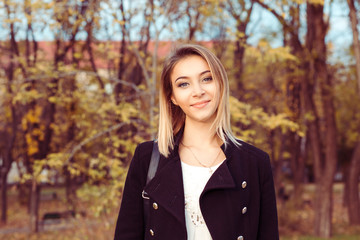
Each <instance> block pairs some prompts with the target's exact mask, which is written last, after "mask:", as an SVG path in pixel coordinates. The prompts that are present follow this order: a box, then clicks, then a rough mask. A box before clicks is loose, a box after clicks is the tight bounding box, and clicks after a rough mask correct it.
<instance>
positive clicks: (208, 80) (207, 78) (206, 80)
mask: <svg viewBox="0 0 360 240" xmlns="http://www.w3.org/2000/svg"><path fill="white" fill-rule="evenodd" d="M211 80H212V77H206V78H204V79H203V81H204V82H210V81H211Z"/></svg>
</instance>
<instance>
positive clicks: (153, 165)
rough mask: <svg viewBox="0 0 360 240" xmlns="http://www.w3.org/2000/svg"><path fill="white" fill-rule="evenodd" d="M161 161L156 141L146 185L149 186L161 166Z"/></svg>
mask: <svg viewBox="0 0 360 240" xmlns="http://www.w3.org/2000/svg"><path fill="white" fill-rule="evenodd" d="M159 159H160V154H159V147H158V143H157V141H154V145H153V150H152V153H151V159H150V164H149V170H148V174H147V178H146V184H148V183H149V182H150V181H151V179H153V178H154V176H155V174H156V171H157V168H158V165H159Z"/></svg>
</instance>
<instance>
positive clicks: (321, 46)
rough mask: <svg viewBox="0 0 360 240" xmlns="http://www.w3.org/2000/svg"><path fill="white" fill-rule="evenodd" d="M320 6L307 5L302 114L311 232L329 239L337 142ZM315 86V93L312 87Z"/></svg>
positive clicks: (325, 28)
mask: <svg viewBox="0 0 360 240" xmlns="http://www.w3.org/2000/svg"><path fill="white" fill-rule="evenodd" d="M323 8H324V7H323V5H321V4H310V3H308V4H307V9H306V13H307V26H308V28H307V35H306V47H307V50H308V53H309V54H310V55H309V63H308V64H309V65H308V67H309V68H308V72H307V74H308V77H307V81H308V82H307V83H306V86H305V87H306V88H305V91H306V95H307V96H305V97H306V101H307V104H306V108H305V109H306V113H309V112H310V113H312V115H313V116H312V117H311V118H312V119H311V118H310V119H308V126H309V133H310V134H309V135H310V141H311V145H312V146H313V148H312V151H313V159H314V173H315V184H316V189H317V190H316V192H315V229H314V230H315V234H316V236H319V237H323V238H330V237H331V234H332V227H331V221H332V218H331V214H332V185H333V181H334V174H335V170H336V164H337V143H336V139H337V138H336V124H335V109H334V103H333V100H334V95H333V85H332V81H331V78H330V75H329V74H328V70H327V64H326V58H327V57H326V51H327V50H326V44H325V36H326V32H327V28H328V23H327V22H325V21H324V19H323V15H324V13H323ZM315 86H319V90H320V91H319V93H316V91H314V90H315V89H314V87H315ZM316 94H320V97H321V99H320V104H319V105H320V107H319V105H318V107H319V108H321V109H320V110H319V112H321V113H322V114H321V115H319V114H316V112H317V111H316V105H315V99H314V98H315V95H316ZM320 117H321V121H323V122H324V123H325V127H324V129H325V130H322V129H320V128H319V126H320V125H319V121H320Z"/></svg>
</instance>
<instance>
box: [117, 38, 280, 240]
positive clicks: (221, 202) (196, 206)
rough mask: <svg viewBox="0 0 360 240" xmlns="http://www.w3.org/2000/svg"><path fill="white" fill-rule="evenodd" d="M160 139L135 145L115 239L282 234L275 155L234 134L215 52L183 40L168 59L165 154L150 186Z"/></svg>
mask: <svg viewBox="0 0 360 240" xmlns="http://www.w3.org/2000/svg"><path fill="white" fill-rule="evenodd" d="M153 144H154V142H153V141H151V142H145V143H142V144H140V145H139V146H138V147H137V148H136V150H135V154H134V158H133V160H132V162H131V164H130V168H129V172H128V175H127V178H126V183H125V189H124V192H123V198H122V203H121V208H120V213H119V217H118V220H117V224H116V231H115V240H130V239H132V240H142V239H156V240H177V239H178V240H185V239H188V240H210V239H213V240H231V239H233V240H236V239H237V240H257V239H262V240H277V239H279V234H278V223H277V210H276V201H275V191H274V183H273V177H272V172H271V166H270V160H269V157H268V155H267V154H266V153H265V152H263V151H261V150H259V149H257V148H255V147H254V146H251V145H249V144H247V143H245V142H242V141H240V140H237V139H236V138H235V137H234V135H233V134H232V132H231V128H230V113H229V85H228V79H227V75H226V72H225V69H224V67H223V66H222V64H221V63H220V61H219V60H218V59H217V58H216V56H215V55H214V54H213V53H211V52H210V51H209V50H208V49H206V48H204V47H202V46H198V45H182V46H180V47H178V48H177V49H176V50H175V51H174V52H173V53H172V54H171V55H170V56H169V58H168V59H167V60H166V61H165V63H164V68H163V72H162V75H161V82H160V120H159V133H158V146H159V152H160V153H161V156H160V162H159V166H158V169H157V172H156V175H155V177H154V178H153V179H152V180H151V181H150V182H149V183H148V184H146V178H147V171H148V168H149V162H150V158H151V153H152V149H153ZM143 191H145V192H146V193H147V196H146V197H145V196H144V195H143V194H142V193H143ZM143 197H145V198H149V200H148V201H150V204H149V208H148V209H146V210H145V211H147V215H146V216H147V218H146V219H144V209H143V200H144V198H143Z"/></svg>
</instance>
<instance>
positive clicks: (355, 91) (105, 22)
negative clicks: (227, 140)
mask: <svg viewBox="0 0 360 240" xmlns="http://www.w3.org/2000/svg"><path fill="white" fill-rule="evenodd" d="M359 21H360V1H359V0H326V1H324V0H308V1H305V0H273V1H270V0H252V1H250V0H245V1H244V0H184V1H181V0H178V1H176V0H103V1H98V0H91V1H90V0H23V1H21V0H1V1H0V24H1V26H0V178H1V182H0V186H1V200H0V203H1V222H0V239H7V240H8V239H112V238H113V233H114V227H115V222H116V218H117V213H118V210H119V207H120V202H121V194H122V189H123V183H124V179H125V177H126V173H127V168H128V166H129V162H130V161H131V158H132V154H133V152H134V149H135V147H136V145H137V144H138V143H140V142H142V141H145V140H151V139H154V138H155V137H156V131H157V121H158V81H159V75H160V72H161V68H162V63H163V61H164V58H165V57H166V55H167V54H168V53H169V52H170V51H171V49H172V48H174V46H176V45H177V44H179V43H198V44H201V45H203V46H206V47H208V48H210V49H212V51H213V52H214V53H215V54H216V55H217V56H218V57H219V59H220V60H221V61H222V63H223V64H224V66H225V68H226V69H227V72H228V76H229V81H230V90H231V98H230V103H231V120H232V125H233V131H234V132H235V134H236V136H237V137H239V138H241V139H243V140H245V141H247V142H249V143H251V144H253V145H255V146H257V147H260V148H262V149H264V150H265V151H267V152H268V153H269V154H270V156H271V161H272V166H273V173H274V180H275V185H276V192H277V203H278V211H279V227H280V233H281V239H283V240H287V239H323V238H330V237H332V238H333V239H345V240H346V239H347V240H350V239H353V240H354V239H360V201H359V176H360V131H359V130H360V44H359V28H360V23H359Z"/></svg>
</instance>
